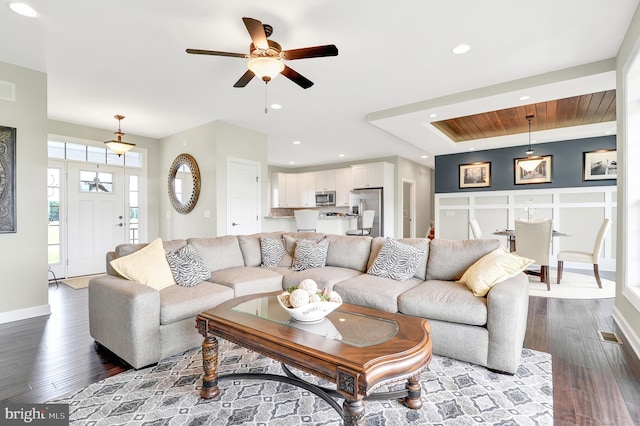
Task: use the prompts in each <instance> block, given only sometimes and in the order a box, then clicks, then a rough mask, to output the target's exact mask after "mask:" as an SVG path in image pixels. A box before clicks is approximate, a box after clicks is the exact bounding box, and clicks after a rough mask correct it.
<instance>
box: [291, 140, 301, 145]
mask: <svg viewBox="0 0 640 426" xmlns="http://www.w3.org/2000/svg"><path fill="white" fill-rule="evenodd" d="M301 143H302V142H300V141H293V144H294V145H300V144H301Z"/></svg>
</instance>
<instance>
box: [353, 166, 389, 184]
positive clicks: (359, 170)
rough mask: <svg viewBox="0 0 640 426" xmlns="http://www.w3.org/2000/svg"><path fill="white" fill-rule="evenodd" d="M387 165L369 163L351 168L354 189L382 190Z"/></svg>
mask: <svg viewBox="0 0 640 426" xmlns="http://www.w3.org/2000/svg"><path fill="white" fill-rule="evenodd" d="M384 164H385V163H368V164H357V165H355V166H351V168H352V171H353V187H354V188H382V187H383V186H384V174H385V165H384Z"/></svg>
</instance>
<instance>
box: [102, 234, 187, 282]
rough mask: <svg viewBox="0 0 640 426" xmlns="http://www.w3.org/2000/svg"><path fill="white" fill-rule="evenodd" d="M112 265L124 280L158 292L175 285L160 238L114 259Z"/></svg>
mask: <svg viewBox="0 0 640 426" xmlns="http://www.w3.org/2000/svg"><path fill="white" fill-rule="evenodd" d="M110 263H111V267H112V268H113V269H115V270H116V272H118V273H119V274H120V275H122V276H123V277H124V278H126V279H128V280H131V281H137V282H139V283H142V284H145V285H148V286H149V287H152V288H155V289H156V290H158V291H160V290H162V289H163V288H165V287H169V286H171V285H174V284H175V281H174V280H173V275H172V274H171V268H169V262H167V258H166V256H165V253H164V248H163V247H162V240H161V239H160V238H158V239H156V240H154V241H152V242H151V243H149V245H147V246H146V247H143V248H141V249H140V250H138V251H135V252H133V253H131V254H128V255H126V256H122V257H119V258H117V259H113V260H112V261H111V262H110Z"/></svg>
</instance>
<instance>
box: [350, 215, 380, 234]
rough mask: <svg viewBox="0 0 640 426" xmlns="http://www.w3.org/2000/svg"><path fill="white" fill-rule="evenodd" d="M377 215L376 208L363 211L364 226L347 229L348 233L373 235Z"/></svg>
mask: <svg viewBox="0 0 640 426" xmlns="http://www.w3.org/2000/svg"><path fill="white" fill-rule="evenodd" d="M375 216H376V211H375V210H365V211H363V212H362V226H360V228H359V229H352V230H349V231H347V235H371V229H372V228H373V218H374V217H375Z"/></svg>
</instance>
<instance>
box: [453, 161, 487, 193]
mask: <svg viewBox="0 0 640 426" xmlns="http://www.w3.org/2000/svg"><path fill="white" fill-rule="evenodd" d="M489 186H491V163H490V162H484V163H470V164H460V188H486V187H489Z"/></svg>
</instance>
